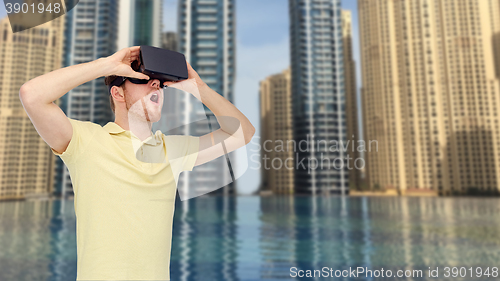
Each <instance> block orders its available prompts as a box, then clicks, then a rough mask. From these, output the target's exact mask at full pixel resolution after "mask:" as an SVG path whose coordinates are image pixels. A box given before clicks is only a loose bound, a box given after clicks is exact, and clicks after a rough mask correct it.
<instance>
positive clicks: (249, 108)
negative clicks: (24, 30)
mask: <svg viewBox="0 0 500 281" xmlns="http://www.w3.org/2000/svg"><path fill="white" fill-rule="evenodd" d="M235 8H236V48H237V52H236V62H237V63H236V74H237V75H236V78H235V90H234V104H235V106H236V107H238V109H239V110H240V111H241V112H242V113H243V114H245V115H246V116H247V117H248V119H249V120H250V121H251V122H252V124H254V126H255V128H256V132H257V133H256V135H255V137H258V136H259V133H258V132H260V121H259V118H260V117H259V100H258V93H259V81H261V80H264V79H265V78H266V77H267V76H269V75H273V74H277V73H281V72H282V71H283V70H285V69H286V68H288V67H289V66H290V55H289V52H290V51H289V50H290V46H289V30H288V29H289V18H288V0H275V1H265V0H255V1H236V3H235ZM342 9H344V10H349V11H351V14H352V33H353V38H352V39H353V42H352V43H353V57H354V61H355V63H356V80H357V88H358V109H360V106H359V100H360V99H359V87H360V80H361V78H360V76H359V75H360V59H359V36H358V18H357V1H342ZM162 14H163V31H175V32H176V31H177V0H164V2H163V13H162ZM4 16H6V11H5V7H4V6H3V5H0V17H4ZM257 18H258V19H259V20H256V19H257ZM359 113H360V111H359V110H358V116H359ZM359 119H361V117H360V116H359ZM255 137H254V140H252V142H250V143H249V144H248V145H247V147H248V148H247V151H250V153H255V152H252V151H255V150H256V149H257V148H258V146H257V144H258V143H259V140H258V138H255ZM236 153H237V154H238V153H241V152H240V151H236ZM248 156H251V155H248ZM241 158H242V157H238V159H241ZM248 158H249V159H250V157H248ZM237 184H238V192H240V193H242V194H250V193H252V192H254V191H256V190H257V189H258V187H259V185H260V172H259V169H258V167H257V166H256V165H255V163H253V162H250V163H249V168H248V170H247V171H246V173H245V174H244V175H242V176H241V177H240V178H239V179H238V181H237Z"/></svg>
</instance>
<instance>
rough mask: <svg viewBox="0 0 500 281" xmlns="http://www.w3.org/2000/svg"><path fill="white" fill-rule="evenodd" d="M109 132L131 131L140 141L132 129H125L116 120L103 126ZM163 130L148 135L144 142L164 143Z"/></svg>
mask: <svg viewBox="0 0 500 281" xmlns="http://www.w3.org/2000/svg"><path fill="white" fill-rule="evenodd" d="M103 128H104V129H105V130H106V131H107V132H108V133H110V134H113V135H117V134H120V133H123V132H128V133H130V135H131V136H132V137H133V138H134V139H135V140H138V141H140V140H139V139H138V138H137V137H136V136H135V135H134V134H132V133H131V132H130V131H128V130H125V129H123V128H122V127H120V125H118V124H116V123H115V122H108V124H106V125H105V126H104V127H103ZM162 134H163V133H162V132H161V131H160V130H157V131H156V133H155V134H154V135H152V136H150V137H148V138H147V139H145V140H144V141H143V142H144V143H145V144H150V145H158V144H161V143H162Z"/></svg>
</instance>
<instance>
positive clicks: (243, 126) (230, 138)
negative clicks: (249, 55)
mask: <svg viewBox="0 0 500 281" xmlns="http://www.w3.org/2000/svg"><path fill="white" fill-rule="evenodd" d="M186 64H187V67H188V76H189V78H188V79H194V80H193V81H195V82H194V84H196V88H197V92H198V93H199V96H196V94H194V93H193V92H194V91H193V90H196V89H192V88H191V87H190V86H187V87H186V86H184V85H187V84H186V83H183V82H165V84H166V85H167V86H171V85H175V84H177V83H182V84H184V85H183V86H180V87H181V88H184V89H186V88H191V89H187V90H188V91H189V90H191V91H190V92H191V94H194V95H195V97H196V98H197V99H199V100H200V101H201V102H202V103H203V104H205V105H206V106H207V107H208V108H209V109H210V110H211V111H212V112H213V113H214V115H215V116H216V117H217V121H218V123H219V125H220V129H218V130H215V131H213V132H211V133H208V134H206V135H203V136H201V137H200V145H199V150H198V156H197V158H196V162H195V164H194V166H198V165H201V164H204V163H207V162H209V161H211V160H213V159H216V158H218V157H220V156H222V155H224V154H225V153H229V152H231V151H234V150H236V149H238V148H240V147H243V146H245V145H247V144H248V143H249V142H250V141H251V139H252V137H253V135H254V134H255V128H254V126H253V125H252V124H251V123H250V121H249V120H248V118H247V117H246V116H245V115H244V114H243V113H241V111H239V110H238V108H236V106H234V105H233V104H232V103H231V102H230V101H228V100H227V99H226V98H224V97H223V96H222V95H220V94H218V93H217V92H215V91H214V90H212V89H211V88H210V87H208V85H207V84H206V83H205V82H203V81H202V80H201V78H200V77H199V76H198V73H196V71H195V70H194V69H193V68H192V67H191V65H190V64H189V63H188V62H186ZM174 87H175V86H174ZM223 145H224V147H223ZM224 148H225V151H224Z"/></svg>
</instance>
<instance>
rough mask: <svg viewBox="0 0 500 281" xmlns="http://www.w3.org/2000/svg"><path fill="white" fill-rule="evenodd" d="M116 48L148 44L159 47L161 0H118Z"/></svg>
mask: <svg viewBox="0 0 500 281" xmlns="http://www.w3.org/2000/svg"><path fill="white" fill-rule="evenodd" d="M119 2H120V7H119V24H118V49H123V48H127V47H131V46H140V45H148V46H154V47H161V36H162V29H163V25H162V10H163V1H162V0H120V1H119Z"/></svg>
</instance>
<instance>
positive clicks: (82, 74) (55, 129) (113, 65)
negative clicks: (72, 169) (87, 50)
mask: <svg viewBox="0 0 500 281" xmlns="http://www.w3.org/2000/svg"><path fill="white" fill-rule="evenodd" d="M138 54H139V47H138V46H137V47H131V48H125V49H122V50H120V51H119V52H116V53H115V54H113V55H112V56H109V57H106V58H100V59H97V60H94V61H91V62H88V63H82V64H78V65H73V66H69V67H65V68H61V69H57V70H54V71H52V72H49V73H46V74H44V75H41V76H38V77H36V78H33V79H31V80H30V81H28V82H26V83H24V84H23V85H22V86H21V89H20V90H19V98H20V100H21V103H22V104H23V107H24V109H25V111H26V113H27V114H28V117H29V118H30V119H31V122H32V123H33V125H34V126H35V129H36V130H37V132H38V134H39V135H40V136H41V137H42V139H43V140H44V141H45V142H46V143H47V144H48V145H49V146H50V147H52V148H53V149H54V150H55V151H57V152H59V153H63V152H64V151H66V148H67V147H68V144H69V143H70V141H71V137H72V135H73V128H72V126H71V123H70V122H69V120H68V118H67V117H66V115H65V114H64V112H63V111H62V110H61V108H59V107H58V106H57V105H56V104H55V103H54V101H56V100H57V99H58V98H60V97H62V96H63V95H64V94H66V93H67V92H69V91H70V90H71V89H73V88H75V87H77V86H79V85H81V84H84V83H87V82H89V81H91V80H94V79H96V78H99V77H101V76H108V75H113V74H114V75H121V76H129V77H135V78H140V79H144V78H146V79H149V77H147V76H146V75H144V74H141V73H138V72H135V71H133V70H132V68H131V67H130V63H131V62H132V61H134V60H135V59H137V57H138ZM129 61H130V62H129ZM127 67H128V68H127Z"/></svg>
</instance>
